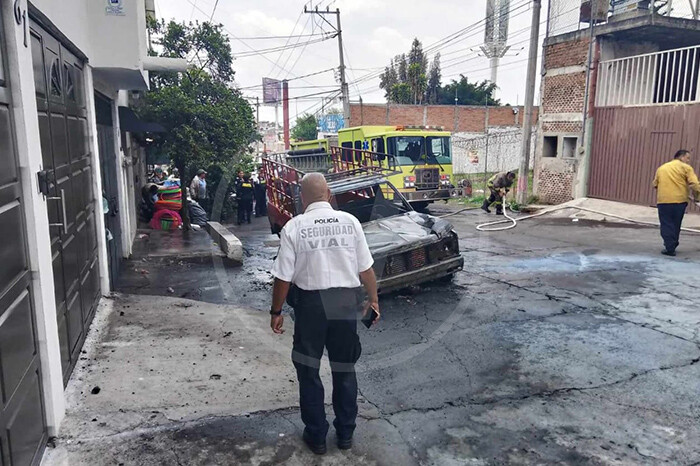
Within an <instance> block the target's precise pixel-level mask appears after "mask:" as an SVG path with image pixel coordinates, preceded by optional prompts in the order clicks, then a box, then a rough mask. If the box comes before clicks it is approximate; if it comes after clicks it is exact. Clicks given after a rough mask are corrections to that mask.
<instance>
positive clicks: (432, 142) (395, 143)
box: [387, 136, 452, 165]
mask: <svg viewBox="0 0 700 466" xmlns="http://www.w3.org/2000/svg"><path fill="white" fill-rule="evenodd" d="M387 153H389V154H391V155H394V156H395V157H396V164H397V165H422V164H425V163H440V164H445V163H447V164H449V163H451V161H452V159H451V155H450V137H449V136H428V137H427V138H426V137H423V136H393V137H388V138H387Z"/></svg>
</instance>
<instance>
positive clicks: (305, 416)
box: [291, 288, 362, 443]
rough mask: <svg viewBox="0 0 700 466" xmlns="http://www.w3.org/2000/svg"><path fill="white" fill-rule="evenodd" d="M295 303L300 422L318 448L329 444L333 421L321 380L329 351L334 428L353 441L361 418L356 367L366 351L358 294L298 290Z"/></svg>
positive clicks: (294, 358) (343, 290) (294, 357)
mask: <svg viewBox="0 0 700 466" xmlns="http://www.w3.org/2000/svg"><path fill="white" fill-rule="evenodd" d="M291 304H294V306H293V307H294V347H293V350H292V361H293V362H294V367H295V368H296V370H297V378H298V380H299V407H300V409H301V420H302V421H303V422H304V425H305V426H306V430H307V432H308V433H309V434H310V435H311V438H313V439H314V440H315V441H317V442H319V443H320V442H323V441H325V439H326V434H327V433H328V422H327V421H326V411H325V406H324V390H323V383H322V382H321V378H320V376H319V367H320V362H321V356H323V348H324V347H325V348H326V349H327V350H328V359H329V360H330V364H331V373H332V375H333V411H334V412H335V421H334V422H333V425H334V427H335V431H336V434H337V435H338V436H339V437H340V438H347V437H350V436H352V433H353V431H354V430H355V419H356V417H357V378H356V376H355V363H356V362H357V360H358V359H359V358H360V353H361V351H362V348H361V346H360V339H359V337H358V335H357V319H358V316H359V299H358V293H357V290H355V289H350V288H335V289H330V290H323V291H304V290H300V289H298V288H297V289H296V297H295V299H294V303H291Z"/></svg>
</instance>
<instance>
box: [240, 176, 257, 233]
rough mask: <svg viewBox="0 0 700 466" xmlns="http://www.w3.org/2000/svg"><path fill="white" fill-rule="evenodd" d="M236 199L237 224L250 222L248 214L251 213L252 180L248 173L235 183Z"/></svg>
mask: <svg viewBox="0 0 700 466" xmlns="http://www.w3.org/2000/svg"><path fill="white" fill-rule="evenodd" d="M236 199H238V225H242V224H243V222H247V223H250V214H252V213H253V182H252V181H251V180H250V175H244V176H243V178H242V179H241V180H240V182H238V181H237V183H236Z"/></svg>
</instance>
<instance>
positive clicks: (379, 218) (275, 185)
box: [263, 159, 464, 293]
mask: <svg viewBox="0 0 700 466" xmlns="http://www.w3.org/2000/svg"><path fill="white" fill-rule="evenodd" d="M263 172H264V173H265V176H266V177H267V186H268V198H269V199H268V217H269V219H270V225H271V229H272V232H273V233H279V231H281V229H282V227H283V226H284V224H285V223H286V222H287V221H288V220H289V219H290V218H292V217H293V216H294V215H296V214H297V213H301V199H300V196H299V181H300V180H301V177H302V176H303V172H301V171H299V170H297V169H295V168H294V167H291V166H289V165H286V164H284V163H282V162H280V161H273V160H270V159H263ZM325 176H326V179H327V181H328V186H329V188H330V190H331V194H332V198H331V204H333V207H334V208H336V209H338V210H343V211H345V212H348V213H350V214H352V215H354V216H355V217H356V218H357V219H358V220H359V221H360V223H361V224H362V228H363V230H364V232H365V237H366V238H367V244H368V245H369V248H370V251H371V252H372V257H373V258H374V266H373V268H374V271H375V273H376V275H377V283H378V286H379V291H380V293H386V292H388V291H391V290H396V289H400V288H405V287H408V286H411V285H417V284H420V283H425V282H428V281H432V280H436V279H441V278H449V277H451V276H452V275H453V274H454V273H455V272H456V271H458V270H460V269H461V268H462V266H463V265H464V258H463V257H462V256H461V255H460V253H459V240H458V238H457V234H456V233H455V232H454V230H453V228H452V225H451V224H450V223H449V222H448V221H446V220H444V219H440V218H437V217H434V216H431V215H428V214H423V213H418V212H416V211H414V210H413V209H412V208H411V206H410V204H409V203H408V202H407V201H406V199H405V198H404V197H403V196H402V195H401V193H400V192H399V191H398V190H397V189H396V188H395V187H394V186H393V185H392V184H391V183H389V182H388V181H387V179H386V178H385V176H384V175H383V174H382V173H381V170H371V169H354V170H343V171H336V172H334V173H328V174H326V175H325Z"/></svg>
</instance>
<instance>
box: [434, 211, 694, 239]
mask: <svg viewBox="0 0 700 466" xmlns="http://www.w3.org/2000/svg"><path fill="white" fill-rule="evenodd" d="M699 206H700V205H699ZM476 209H477V207H466V208H464V209H459V210H457V211H456V212H450V213H449V214H446V215H441V216H440V218H444V217H450V216H453V215H457V214H460V213H462V212H465V211H467V210H476ZM566 209H574V210H580V211H583V212H589V213H592V214H598V215H603V216H605V217H612V218H616V219H618V220H624V221H626V222H630V223H636V224H638V225H646V226H652V227H658V226H659V223H657V222H646V221H643V220H634V219H631V218H628V217H623V216H621V215H616V214H611V213H608V212H602V211H600V210H595V209H589V208H586V207H579V206H569V205H564V206H555V207H550V208H548V209H544V210H541V211H539V212H536V213H534V214H531V215H525V216H523V217H517V218H516V217H511V216H510V215H508V207H506V208H504V209H503V215H504V217H506V218H505V219H503V220H496V221H493V222H487V223H480V224H478V225H477V226H476V229H477V230H479V231H484V232H486V231H505V230H510V229H512V228H515V227H516V226H518V222H522V221H523V220H528V219H531V218H537V217H541V216H543V215H547V214H551V213H552V212H557V211H559V210H566ZM510 210H511V211H512V212H516V211H515V210H513V209H512V208H511V209H510ZM503 223H507V224H508V225H505V226H501V227H495V228H489V227H493V226H495V225H501V224H503ZM681 231H685V232H688V233H700V230H698V229H695V228H686V227H682V228H681Z"/></svg>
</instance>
